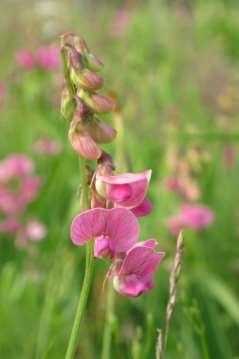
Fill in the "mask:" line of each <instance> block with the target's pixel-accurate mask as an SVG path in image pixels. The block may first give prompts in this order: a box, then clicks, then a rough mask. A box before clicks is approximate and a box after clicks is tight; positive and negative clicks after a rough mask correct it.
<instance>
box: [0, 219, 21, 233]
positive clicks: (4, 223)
mask: <svg viewBox="0 0 239 359" xmlns="http://www.w3.org/2000/svg"><path fill="white" fill-rule="evenodd" d="M20 227H21V223H20V221H19V219H18V218H14V217H7V218H4V219H2V220H1V221H0V233H8V234H15V233H16V232H17V231H18V230H19V229H20Z"/></svg>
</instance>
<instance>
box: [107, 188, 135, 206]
mask: <svg viewBox="0 0 239 359" xmlns="http://www.w3.org/2000/svg"><path fill="white" fill-rule="evenodd" d="M131 194H132V189H131V186H130V185H129V184H117V185H111V186H110V188H109V197H110V199H111V200H112V201H116V202H122V201H125V200H127V199H128V198H130V196H131Z"/></svg>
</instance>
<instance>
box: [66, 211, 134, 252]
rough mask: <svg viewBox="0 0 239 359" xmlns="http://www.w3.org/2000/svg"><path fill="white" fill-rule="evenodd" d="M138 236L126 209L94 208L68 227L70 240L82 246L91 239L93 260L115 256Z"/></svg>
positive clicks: (124, 250) (130, 244)
mask: <svg viewBox="0 0 239 359" xmlns="http://www.w3.org/2000/svg"><path fill="white" fill-rule="evenodd" d="M138 236H139V224H138V220H137V218H136V217H135V216H134V215H133V213H132V212H131V211H129V210H127V209H126V208H113V209H105V208H94V209H90V210H88V211H85V212H83V213H81V214H79V215H78V216H76V217H75V218H74V220H73V222H72V225H71V240H72V241H73V243H74V244H76V245H78V246H79V245H84V244H85V243H86V242H87V241H89V240H91V239H95V245H94V255H95V257H98V258H101V257H110V258H113V257H115V255H116V254H120V253H124V252H126V251H127V250H128V249H129V248H131V247H132V246H133V245H134V244H135V242H136V241H137V238H138Z"/></svg>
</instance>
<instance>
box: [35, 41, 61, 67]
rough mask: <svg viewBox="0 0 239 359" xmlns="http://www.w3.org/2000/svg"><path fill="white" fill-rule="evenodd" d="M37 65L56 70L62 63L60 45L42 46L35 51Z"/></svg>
mask: <svg viewBox="0 0 239 359" xmlns="http://www.w3.org/2000/svg"><path fill="white" fill-rule="evenodd" d="M35 59H36V63H37V65H38V66H39V67H40V68H42V69H45V70H55V69H57V68H58V67H59V65H60V50H59V47H58V46H55V45H50V46H44V47H40V48H39V49H37V50H36V52H35Z"/></svg>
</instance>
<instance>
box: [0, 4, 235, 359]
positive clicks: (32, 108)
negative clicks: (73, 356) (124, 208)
mask: <svg viewBox="0 0 239 359" xmlns="http://www.w3.org/2000/svg"><path fill="white" fill-rule="evenodd" d="M238 18H239V3H238V1H236V0H235V1H230V0H225V1H222V0H210V1H206V0H205V1H203V0H198V1H197V0H194V1H189V0H188V1H186V0H185V1H183V0H181V1H166V0H165V1H159V0H148V1H143V0H142V1H140V0H138V1H137V0H135V1H134V0H131V1H130V0H129V1H116V0H115V1H114V0H112V1H106V0H105V1H103V0H102V1H101V0H95V1H93V0H91V1H90V0H89V1H87V0H75V1H73V0H68V1H67V0H35V1H34V0H1V15H0V41H1V56H0V136H1V137H0V157H1V162H0V239H1V240H0V328H1V330H0V357H1V358H9V359H10V358H24V359H27V358H52V359H53V358H57V359H58V358H64V352H65V348H66V345H67V341H68V336H69V333H70V329H71V324H72V320H73V316H74V313H75V308H76V303H77V298H78V295H79V292H80V288H81V282H82V275H83V268H84V250H83V249H81V248H78V247H74V246H73V245H72V243H71V242H70V240H69V226H70V222H71V219H72V217H73V215H74V214H75V213H77V210H78V209H79V197H78V196H77V189H78V187H79V178H80V176H79V169H78V160H77V156H76V154H75V153H74V152H73V151H72V149H71V147H70V145H69V144H68V139H67V131H68V130H67V129H68V124H67V123H66V122H65V121H64V120H63V118H62V117H61V115H60V111H59V103H60V92H61V89H62V69H61V66H60V59H59V52H58V39H59V34H60V33H62V32H65V31H69V30H70V31H73V32H75V33H76V34H78V35H81V36H83V37H84V38H85V39H86V40H87V42H88V44H89V46H90V48H91V49H92V50H93V52H94V53H95V54H96V55H97V56H98V57H99V58H100V59H101V60H102V61H103V63H104V64H105V67H104V71H103V72H104V77H105V79H106V92H107V91H108V92H109V93H112V92H113V93H114V94H116V95H117V98H118V102H119V109H118V112H117V114H115V115H113V116H110V117H108V121H109V122H112V123H114V125H116V127H117V126H118V129H120V133H121V134H122V136H120V137H119V139H118V141H116V143H114V144H112V145H110V146H108V147H107V148H108V150H109V149H110V150H111V151H112V153H113V154H114V156H115V158H116V165H117V166H118V168H120V169H127V170H130V171H142V170H144V169H146V168H152V169H153V176H152V182H151V186H150V192H149V197H150V199H151V201H152V202H153V206H154V209H153V212H152V214H151V215H150V216H148V217H146V218H142V219H141V220H140V221H141V227H142V239H146V238H149V237H151V238H152V237H154V238H157V239H158V240H159V248H160V249H164V250H165V251H166V252H167V256H166V258H165V260H164V261H163V263H162V265H161V266H160V268H159V270H158V272H157V275H156V278H155V288H154V290H152V291H151V292H149V293H147V294H145V295H143V296H142V297H139V298H137V299H130V298H126V297H121V296H119V295H117V296H116V309H117V310H116V313H115V315H116V318H115V320H114V325H113V326H114V332H113V346H112V357H114V358H134V359H141V358H153V357H154V352H155V349H154V348H155V342H156V336H157V331H156V329H157V328H161V327H162V326H163V324H164V316H165V306H166V303H167V298H168V277H169V271H170V268H171V264H172V258H173V256H174V253H175V243H176V236H175V233H176V232H177V229H178V227H177V226H178V222H177V220H178V216H179V213H180V211H181V210H182V206H184V205H185V202H186V203H187V205H191V206H192V205H193V206H194V205H195V204H197V205H203V206H204V207H203V208H204V210H206V211H210V214H211V215H212V214H213V216H214V220H210V221H209V222H210V223H208V225H207V226H206V227H207V228H203V227H204V226H203V225H198V226H196V227H197V228H195V226H194V227H193V226H190V225H189V226H188V228H185V231H184V236H185V254H184V258H183V271H182V276H181V278H180V283H179V286H178V290H179V292H178V299H177V305H176V311H175V315H174V319H173V323H172V327H171V329H170V336H169V341H168V348H167V358H172V359H178V358H183V359H201V358H204V359H209V358H211V359H230V358H234V359H236V358H239V341H238V335H239V331H238V326H239V287H238V279H239V246H238V244H239V242H238V241H239V238H238V237H239V226H238V220H239V210H238V203H239V191H238V183H239V161H238V141H239V121H238V119H239V76H238V70H239V22H238ZM122 129H123V130H122ZM122 131H123V132H122ZM16 154H21V155H24V156H28V157H27V158H28V165H27V166H28V170H27V171H26V172H27V175H26V178H24V179H22V177H21V175H19V173H18V174H16V175H15V177H14V176H13V178H11V180H9V181H8V180H6V171H7V168H8V165H9V163H14V158H15V157H9V156H12V155H14V156H15V155H16ZM9 158H10V160H9ZM25 160H26V158H25ZM11 161H12V162H11ZM31 161H32V162H31ZM25 163H26V161H25ZM7 164H8V165H7ZM9 166H10V167H11V165H9ZM33 167H34V168H33ZM4 178H5V179H4ZM1 181H2V182H1ZM6 190H7V191H8V193H9V191H10V193H11V191H13V192H14V191H15V192H14V193H17V194H18V197H19V196H20V197H21V195H23V197H24V194H25V197H24V199H25V202H24V205H22V207H21V208H20V209H19V206H18V202H17V200H16V201H15V202H14V201H13V203H10V204H9V203H8V202H7V198H8V197H7V196H6ZM4 196H5V197H4ZM18 197H17V198H18ZM20 197H19V198H20ZM19 198H18V200H19ZM21 198H22V197H21ZM21 203H22V202H21ZM14 204H15V205H17V207H18V209H17V210H14V209H13V210H11V208H12V207H11V206H13V207H14ZM9 206H10V207H9ZM9 208H10V209H9ZM12 213H13V214H14V215H12ZM16 213H17V215H16ZM106 271H107V263H102V261H99V262H97V264H96V277H95V281H94V286H93V289H92V295H91V300H90V302H89V304H88V312H87V316H86V318H85V321H84V325H83V329H82V332H83V335H82V337H81V340H80V343H79V349H78V353H77V357H78V358H82V359H84V358H86V359H91V358H99V357H100V351H101V344H102V335H101V334H102V323H103V318H104V310H105V293H104V290H103V287H102V286H103V281H104V277H105V273H106Z"/></svg>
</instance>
